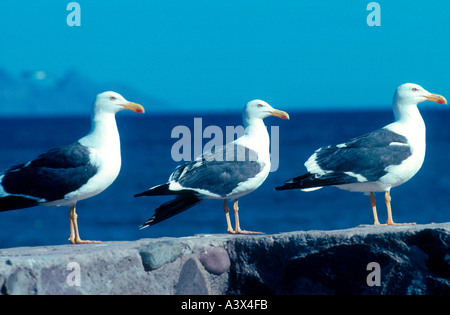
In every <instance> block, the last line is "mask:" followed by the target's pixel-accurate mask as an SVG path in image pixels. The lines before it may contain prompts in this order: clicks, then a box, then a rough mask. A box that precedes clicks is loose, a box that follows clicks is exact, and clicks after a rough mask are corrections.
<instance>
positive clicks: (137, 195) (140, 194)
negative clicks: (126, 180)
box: [134, 190, 148, 198]
mask: <svg viewBox="0 0 450 315" xmlns="http://www.w3.org/2000/svg"><path fill="white" fill-rule="evenodd" d="M147 193H148V190H146V191H144V192H141V193H138V194H135V195H134V197H135V198H136V197H142V196H148V195H147Z"/></svg>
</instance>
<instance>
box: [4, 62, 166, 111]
mask: <svg viewBox="0 0 450 315" xmlns="http://www.w3.org/2000/svg"><path fill="white" fill-rule="evenodd" d="M104 91H115V92H118V93H120V94H122V95H123V96H124V97H125V98H126V99H128V100H130V101H134V102H137V103H140V104H142V105H143V106H144V107H145V106H146V105H147V106H151V107H152V108H153V109H154V110H156V111H158V110H161V109H163V108H167V104H166V103H165V102H164V101H162V100H160V99H157V98H156V97H152V96H148V95H145V94H143V93H141V92H140V91H137V90H135V89H134V88H132V87H130V86H128V85H127V84H125V83H113V84H99V83H94V82H92V81H91V80H89V79H87V78H85V77H83V76H82V75H80V74H79V73H78V72H77V71H74V70H71V71H68V72H66V73H65V74H64V75H62V76H61V77H55V76H52V75H51V74H49V73H47V72H45V71H42V70H33V71H24V72H22V73H21V74H20V76H19V77H15V76H13V75H11V74H10V73H8V72H7V71H6V70H4V69H1V68H0V116H3V117H9V116H20V117H25V116H33V117H34V116H67V115H89V113H90V109H91V105H92V102H93V101H94V99H95V96H96V95H97V94H99V93H101V92H104Z"/></svg>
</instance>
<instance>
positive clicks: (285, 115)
mask: <svg viewBox="0 0 450 315" xmlns="http://www.w3.org/2000/svg"><path fill="white" fill-rule="evenodd" d="M269 113H270V114H271V115H272V116H276V117H279V118H281V119H289V114H288V113H286V112H284V111H282V110H278V109H275V110H273V111H270V112H269Z"/></svg>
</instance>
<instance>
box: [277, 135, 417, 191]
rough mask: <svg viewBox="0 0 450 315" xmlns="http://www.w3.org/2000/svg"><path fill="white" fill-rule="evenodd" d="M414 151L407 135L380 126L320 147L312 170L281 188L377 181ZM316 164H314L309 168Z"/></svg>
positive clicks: (309, 162)
mask: <svg viewBox="0 0 450 315" xmlns="http://www.w3.org/2000/svg"><path fill="white" fill-rule="evenodd" d="M411 154H412V152H411V147H410V146H409V143H408V140H407V139H406V137H404V136H402V135H399V134H397V133H395V132H392V131H390V130H388V129H385V128H383V129H380V130H377V131H374V132H371V133H368V134H365V135H363V136H360V137H357V138H354V139H351V140H350V141H348V142H346V143H342V144H339V145H330V146H327V147H323V148H320V149H318V150H316V152H315V153H314V154H313V155H312V156H311V157H310V159H309V160H308V161H307V163H306V164H305V165H306V166H307V168H308V171H309V173H306V174H304V175H301V176H298V177H295V178H293V179H290V180H288V181H287V182H286V183H285V184H284V185H283V186H280V187H276V188H275V189H277V190H286V189H306V188H313V187H321V186H332V185H343V184H352V183H358V182H371V181H377V180H378V179H380V178H381V177H383V176H384V175H386V174H387V171H386V168H387V167H388V166H391V165H399V164H401V163H402V162H403V161H404V160H405V159H407V158H408V157H410V156H411ZM311 165H314V167H308V166H311Z"/></svg>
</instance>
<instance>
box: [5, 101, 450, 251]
mask: <svg viewBox="0 0 450 315" xmlns="http://www.w3.org/2000/svg"><path fill="white" fill-rule="evenodd" d="M289 114H290V116H291V119H290V120H289V121H286V120H280V119H278V118H275V117H269V118H267V119H266V120H265V122H266V125H267V126H268V130H269V131H271V130H272V128H271V127H272V126H279V167H278V170H277V171H275V172H272V173H270V174H269V177H268V178H267V180H266V181H265V182H264V184H263V185H262V186H261V187H259V188H258V189H257V190H256V191H254V192H253V193H251V194H249V195H247V196H244V197H242V198H240V199H239V207H240V211H239V214H240V221H241V227H242V228H243V229H246V230H252V231H260V232H264V233H278V232H287V231H295V230H331V229H343V228H351V227H354V226H357V225H360V224H372V223H373V217H372V211H371V208H370V202H369V197H368V196H365V195H364V194H362V193H352V192H348V191H344V190H340V189H337V188H334V187H328V188H323V189H320V190H317V191H313V192H301V191H275V190H274V187H276V186H279V185H281V184H283V183H284V181H285V180H287V179H290V178H292V177H295V176H298V175H301V174H303V173H304V172H305V167H304V165H303V164H304V162H305V161H306V160H307V159H308V157H309V156H310V155H311V154H312V153H313V152H314V151H315V150H316V149H317V148H319V147H321V146H324V145H328V144H338V143H342V142H344V141H346V140H348V139H350V138H352V137H355V136H358V135H361V134H363V133H367V132H370V131H372V130H375V129H378V128H380V127H382V126H384V125H386V124H388V123H390V122H392V120H393V115H392V112H391V111H388V110H386V111H356V112H355V111H353V112H345V111H342V112H325V111H323V112H289ZM422 116H423V118H424V120H425V123H426V125H427V153H426V157H425V162H424V164H423V166H422V169H421V170H420V171H419V173H417V174H416V175H415V177H413V178H412V179H411V180H410V181H409V182H407V183H405V184H403V185H402V186H400V187H397V188H394V189H392V191H391V196H392V210H393V216H394V221H396V222H416V223H430V222H447V221H450V205H449V201H450V198H449V195H450V164H449V162H448V161H449V156H450V127H449V126H450V125H449V121H450V111H449V110H448V109H443V110H435V109H423V110H422ZM196 117H197V118H198V117H201V118H202V127H203V130H204V128H206V127H207V126H213V125H214V126H219V127H221V128H223V130H225V128H226V126H236V125H241V116H240V114H239V113H233V114H205V115H194V114H177V115H157V116H155V115H152V113H151V112H150V113H149V114H146V115H135V114H134V115H133V113H119V114H117V124H118V128H119V132H120V135H121V145H122V169H121V172H120V174H119V176H118V178H117V179H116V181H115V182H114V183H113V184H112V185H111V186H110V187H109V188H108V189H107V190H105V191H104V192H103V193H101V194H100V195H97V196H95V197H92V198H90V199H87V200H83V201H80V202H78V204H77V213H78V225H79V229H80V235H81V238H83V239H90V240H102V241H116V240H136V239H140V238H156V237H164V236H169V237H179V236H192V235H195V234H216V233H226V222H225V216H224V213H223V201H222V200H207V201H205V202H203V203H200V204H199V205H197V206H195V207H193V208H191V209H189V210H187V211H185V212H183V213H181V214H179V215H177V216H175V217H172V218H170V219H168V220H166V221H164V222H161V223H159V224H157V225H155V226H152V227H149V228H146V229H143V230H139V226H140V225H141V224H142V223H144V222H145V221H146V220H147V219H149V218H150V217H151V216H152V215H153V213H154V209H156V208H157V207H158V206H159V205H160V204H162V203H163V202H165V201H167V200H168V199H170V198H171V197H166V196H164V197H141V198H134V197H133V195H134V194H136V193H139V192H142V191H144V190H146V189H147V188H149V187H152V186H154V185H157V184H161V183H164V182H166V180H167V179H168V177H169V175H170V174H171V172H172V171H173V169H174V168H175V167H176V166H177V165H179V164H180V163H179V162H175V161H173V159H172V156H171V150H172V146H173V145H174V143H175V142H177V141H179V140H180V139H177V138H172V137H171V133H172V130H173V128H174V127H176V126H187V127H188V128H190V130H192V131H193V130H194V118H196ZM89 129H90V118H89V117H87V116H86V117H54V118H8V119H7V118H0V134H1V135H2V136H1V137H0V148H1V155H0V170H4V169H7V168H9V167H10V166H12V165H15V164H19V163H23V162H27V161H29V160H31V159H33V158H35V157H36V156H37V155H39V154H40V153H42V152H44V151H46V150H48V149H51V148H54V147H58V146H62V145H65V144H69V143H71V142H73V141H75V140H77V139H79V138H81V137H83V136H84V135H85V134H87V132H88V131H89ZM198 136H199V135H197V137H198ZM200 136H201V135H200ZM192 137H194V135H193V134H192ZM210 140H211V139H209V138H205V139H203V145H205V144H206V143H207V142H208V141H210ZM224 141H225V139H224ZM192 154H193V153H192ZM377 198H378V216H379V219H380V222H384V221H385V220H386V207H385V204H384V198H383V195H382V194H379V195H377ZM230 206H231V205H230ZM68 211H69V209H68V208H67V207H34V208H28V209H22V210H14V211H8V212H1V213H0V248H6V247H16V246H34V245H57V244H67V243H68V241H67V239H68V237H69V220H68ZM232 217H233V216H232Z"/></svg>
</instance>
